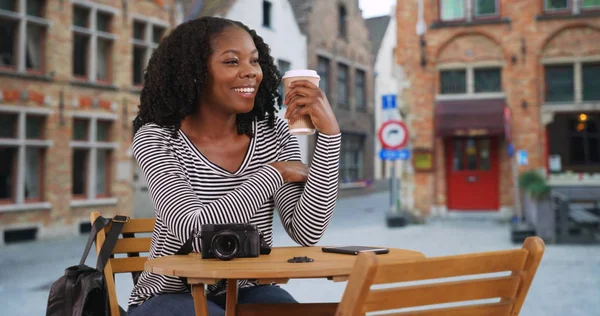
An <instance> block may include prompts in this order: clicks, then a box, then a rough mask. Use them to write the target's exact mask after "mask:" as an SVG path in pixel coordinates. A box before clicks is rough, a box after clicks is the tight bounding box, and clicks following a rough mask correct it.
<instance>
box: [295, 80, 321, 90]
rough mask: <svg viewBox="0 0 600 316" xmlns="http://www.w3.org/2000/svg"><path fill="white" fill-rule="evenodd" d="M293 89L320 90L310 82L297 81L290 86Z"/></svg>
mask: <svg viewBox="0 0 600 316" xmlns="http://www.w3.org/2000/svg"><path fill="white" fill-rule="evenodd" d="M290 87H291V88H294V87H306V88H311V89H319V87H318V86H317V85H316V84H314V83H312V82H310V81H309V80H296V81H292V83H291V84H290Z"/></svg>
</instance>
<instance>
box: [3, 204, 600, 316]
mask: <svg viewBox="0 0 600 316" xmlns="http://www.w3.org/2000/svg"><path fill="white" fill-rule="evenodd" d="M388 198H389V197H388V195H387V194H386V193H377V194H371V195H368V196H361V197H358V198H344V199H341V200H340V201H339V202H338V206H337V208H336V213H335V215H334V217H333V220H332V223H331V225H330V226H329V228H328V230H327V232H326V234H325V236H323V239H322V240H321V242H320V243H319V245H347V244H368V245H381V246H388V247H397V248H408V249H415V250H419V251H421V252H423V253H425V255H427V256H430V257H431V256H438V255H451V254H459V253H468V252H474V251H490V250H500V249H508V248H515V247H520V245H513V244H512V243H511V242H510V238H509V228H508V225H507V224H505V223H501V222H499V221H497V220H493V219H488V220H486V219H482V218H481V217H479V218H463V217H458V218H457V217H455V216H453V217H451V218H446V219H435V220H431V221H429V222H428V223H427V224H425V225H412V226H408V227H405V228H398V229H388V228H386V227H385V217H384V214H385V211H386V209H387V203H388ZM86 238H87V237H86V236H80V237H77V238H70V239H61V240H52V241H41V242H32V243H23V244H18V245H10V246H6V247H4V248H0V306H2V310H3V312H2V314H3V315H14V316H20V315H23V316H30V315H44V314H45V307H46V301H47V297H48V291H49V286H50V284H51V283H52V282H53V281H54V280H56V279H57V278H58V277H60V276H61V275H62V273H63V271H64V269H65V268H66V267H68V266H70V265H74V264H77V262H78V261H79V257H80V256H81V252H82V250H83V246H84V243H85V240H86ZM275 238H276V246H286V245H294V243H293V242H292V240H291V239H290V238H289V237H288V236H287V235H286V233H285V231H284V230H283V228H282V226H281V224H280V223H279V222H276V223H275ZM94 262H95V257H94V256H90V258H88V264H90V265H91V264H94ZM344 286H345V283H333V282H330V281H327V280H291V281H290V283H289V284H286V285H283V286H282V287H284V288H285V289H287V290H288V291H289V292H291V293H292V294H293V295H294V296H295V297H296V298H297V299H298V300H299V301H301V302H327V301H338V300H339V299H340V298H341V295H342V292H343V290H344ZM131 287H132V283H131V277H130V275H128V274H123V275H119V276H117V293H118V296H119V301H120V303H121V305H122V306H123V305H125V304H126V302H127V297H128V294H129V291H130V290H131ZM599 298H600V246H597V245H594V246H555V245H548V246H547V250H546V253H545V255H544V258H543V260H542V264H541V266H540V269H539V270H538V274H537V276H536V278H535V280H534V282H533V285H532V287H531V290H530V292H529V295H528V298H527V300H526V302H525V306H524V307H523V311H522V313H521V315H524V316H530V315H531V316H554V315H556V316H559V315H560V316H564V315H569V316H578V315H582V316H594V315H599V313H600V312H599V311H600V299H599Z"/></svg>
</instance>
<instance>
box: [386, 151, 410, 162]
mask: <svg viewBox="0 0 600 316" xmlns="http://www.w3.org/2000/svg"><path fill="white" fill-rule="evenodd" d="M379 158H381V160H408V159H409V158H410V151H409V150H408V149H399V150H391V149H382V150H381V151H379Z"/></svg>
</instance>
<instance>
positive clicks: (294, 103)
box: [284, 80, 340, 135]
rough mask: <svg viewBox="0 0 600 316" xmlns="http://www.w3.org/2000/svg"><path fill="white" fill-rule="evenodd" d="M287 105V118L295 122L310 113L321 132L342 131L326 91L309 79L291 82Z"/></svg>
mask: <svg viewBox="0 0 600 316" xmlns="http://www.w3.org/2000/svg"><path fill="white" fill-rule="evenodd" d="M284 104H286V105H287V111H286V112H285V118H286V119H289V120H290V123H294V121H296V120H297V119H298V118H300V117H301V116H303V115H309V116H310V119H311V120H312V123H313V124H314V125H315V127H316V128H317V130H319V132H320V133H323V134H327V135H334V134H338V133H339V132H340V127H339V125H338V123H337V120H336V118H335V115H334V114H333V110H332V109H331V105H330V104H329V101H327V96H326V95H325V93H324V92H323V91H322V90H321V89H319V87H317V86H316V85H315V84H313V83H312V82H310V81H308V80H297V81H294V82H292V83H291V84H290V90H289V92H288V94H287V95H286V96H285V100H284Z"/></svg>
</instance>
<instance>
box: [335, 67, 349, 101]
mask: <svg viewBox="0 0 600 316" xmlns="http://www.w3.org/2000/svg"><path fill="white" fill-rule="evenodd" d="M336 68H337V71H336V80H335V81H336V92H335V95H336V102H335V103H336V105H337V107H338V108H340V109H345V110H349V109H350V87H351V82H350V81H351V80H350V69H351V68H350V65H348V64H346V63H344V62H340V61H338V62H336ZM340 69H346V77H345V81H344V86H345V91H344V92H345V93H344V98H345V100H344V101H345V102H344V103H342V102H341V100H340V74H341V71H340Z"/></svg>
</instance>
